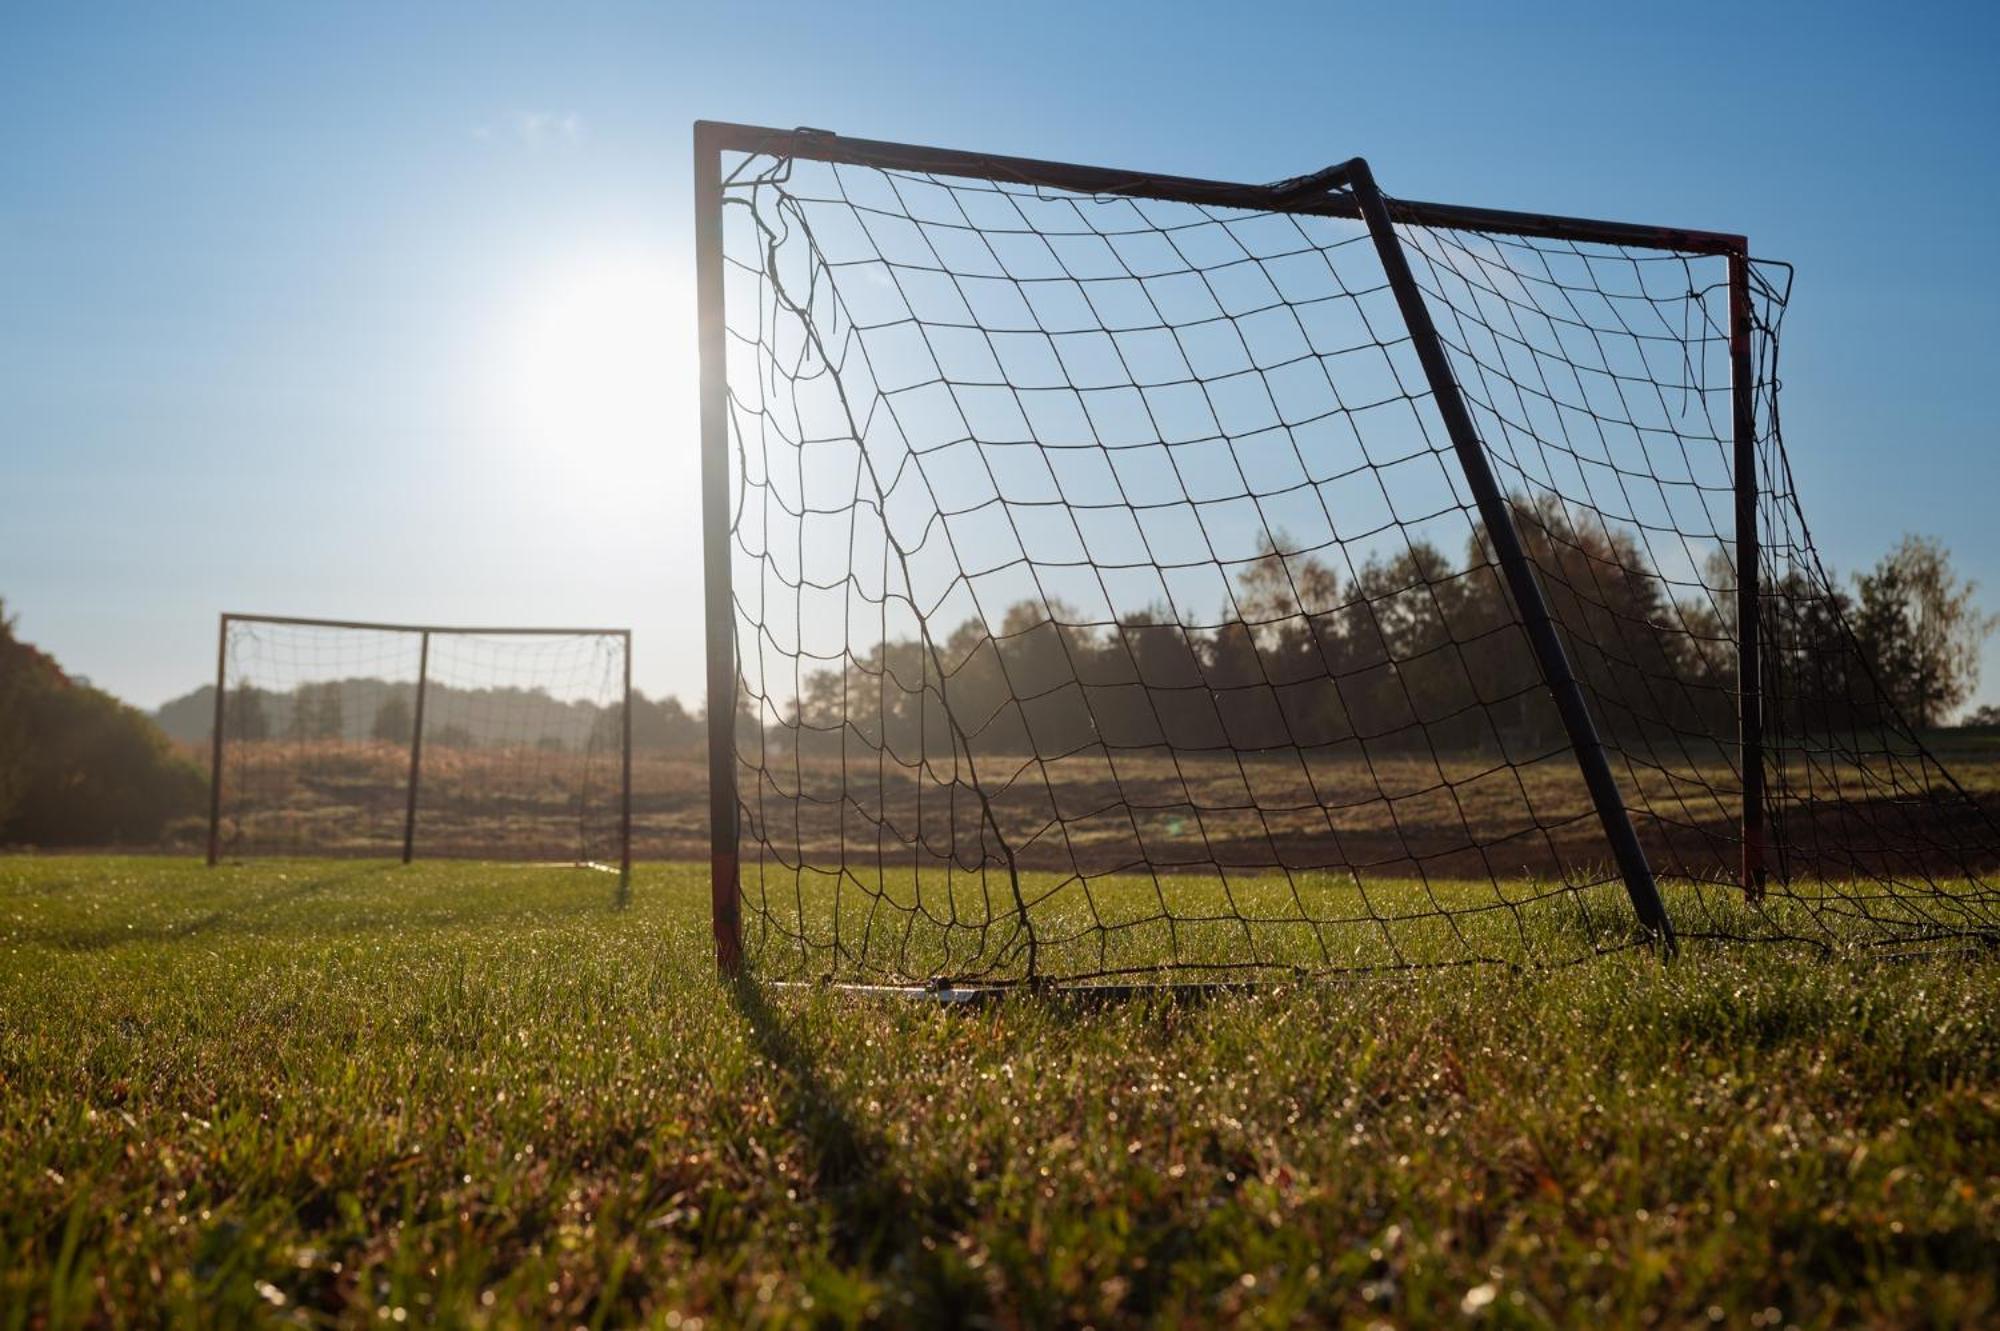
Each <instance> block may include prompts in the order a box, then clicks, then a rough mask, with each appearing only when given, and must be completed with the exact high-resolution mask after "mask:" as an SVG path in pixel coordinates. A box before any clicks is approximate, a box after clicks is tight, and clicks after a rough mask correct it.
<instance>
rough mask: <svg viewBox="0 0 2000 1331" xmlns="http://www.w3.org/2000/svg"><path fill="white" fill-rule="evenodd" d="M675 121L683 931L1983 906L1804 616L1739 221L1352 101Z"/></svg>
mask: <svg viewBox="0 0 2000 1331" xmlns="http://www.w3.org/2000/svg"><path fill="white" fill-rule="evenodd" d="M694 139H695V143H694V146H695V202H696V260H697V289H698V294H699V303H700V352H701V360H702V376H701V456H702V469H703V491H702V493H703V520H704V534H705V542H704V560H705V602H706V610H707V634H708V636H707V656H708V717H709V744H710V747H709V768H710V771H709V795H710V809H711V820H710V831H711V855H710V863H711V896H712V918H713V923H714V930H715V939H716V948H717V953H716V955H717V961H718V964H719V966H720V967H721V969H722V970H723V971H724V972H726V973H729V974H734V973H737V972H738V971H739V970H740V969H742V968H744V967H745V966H746V965H748V966H754V967H755V968H756V969H757V971H758V972H759V973H760V974H772V975H781V974H792V975H798V976H815V977H819V978H832V979H839V980H844V981H859V982H868V983H881V982H887V983H892V984H900V983H931V984H938V983H974V984H1007V983H1017V982H1039V981H1054V982H1063V981H1068V982H1100V983H1101V982H1106V981H1111V980H1119V979H1132V978H1137V979H1142V980H1153V979H1161V978H1177V979H1185V978H1188V977H1191V976H1203V975H1222V976H1224V977H1228V976H1236V975H1256V974H1298V973H1322V972H1329V971H1340V970H1355V969H1376V968H1384V967H1406V966H1421V965H1434V964H1464V963H1468V962H1488V961H1498V962H1505V963H1515V962H1521V961H1549V960H1575V959H1579V958H1581V957H1584V956H1589V955H1594V954H1597V953H1601V952H1606V951H1614V950H1619V949H1621V948H1626V947H1634V946H1642V945H1649V944H1650V945H1653V946H1657V947H1661V948H1665V949H1671V948H1672V947H1673V946H1674V945H1675V939H1676V935H1677V933H1678V934H1679V935H1680V936H1681V937H1683V938H1755V939H1769V940H1784V939H1799V938H1806V939H1810V940H1812V941H1814V942H1816V943H1820V944H1822V945H1834V944H1837V943H1843V944H1844V943H1845V942H1848V941H1852V940H1854V939H1860V940H1862V941H1867V942H1876V943H1886V944H1893V945H1903V944H1907V943H1910V942H1913V941H1915V942H1932V941H1936V940H1939V939H1956V938H1963V937H1965V936H1966V935H1967V934H1969V933H1970V934H1979V935H1982V936H1992V935H1993V933H1994V931H1995V927H1996V926H1995V904H1994V903H1995V896H1994V892H1993V889H1992V888H1991V887H1990V886H1989V883H1990V881H1991V879H1990V875H1991V873H1992V871H1993V869H1994V867H1995V862H1996V861H2000V830H1996V824H1995V822H1994V818H1993V816H1992V812H1991V811H1990V810H1989V809H1988V808H1986V806H1985V805H1983V804H1982V803H1981V802H1980V801H1979V800H1978V799H1977V798H1975V797H1974V796H1972V795H1969V794H1968V793H1967V792H1966V791H1965V790H1964V789H1963V788H1962V787H1961V786H1960V785H1959V784H1958V783H1957V782H1956V781H1955V780H1954V779H1953V778H1952V777H1951V775H1950V773H1949V772H1948V771H1946V770H1945V768H1944V767H1943V765H1942V764H1941V763H1939V762H1938V761H1937V759H1936V757H1935V756H1934V755H1933V754H1932V753H1931V752H1930V751H1929V750H1928V748H1926V747H1925V745H1924V743H1923V742H1922V739H1921V737H1920V736H1918V735H1917V734H1916V733H1915V731H1914V730H1912V729H1911V727H1910V726H1909V725H1908V724H1907V722H1906V721H1905V720H1904V718H1902V717H1901V716H1900V715H1899V714H1898V713H1897V711H1896V709H1895V707H1894V704H1893V702H1892V701H1891V700H1890V699H1889V696H1888V694H1887V693H1886V691H1885V690H1883V689H1882V688H1881V687H1880V685H1879V684H1878V683H1877V682H1876V681H1875V680H1874V677H1873V674H1872V668H1871V664H1870V662H1869V661H1868V660H1867V659H1866V656H1865V653H1863V652H1862V651H1861V650H1860V649H1859V647H1858V646H1857V641H1856V639H1855V637H1854V635H1853V634H1852V633H1851V631H1849V630H1848V629H1847V627H1846V621H1845V615H1846V611H1847V609H1848V607H1847V604H1846V601H1845V597H1844V593H1843V592H1842V590H1841V588H1840V587H1839V585H1838V583H1837V582H1836V581H1835V579H1834V578H1833V577H1832V575H1831V574H1830V573H1829V572H1828V571H1827V570H1826V568H1825V567H1824V565H1823V564H1822V563H1821V561H1820V559H1819V557H1818V555H1817V553H1816V551H1815V550H1814V548H1813V546H1812V542H1811V538H1810V535H1809V533H1808V531H1807V528H1806V525H1805V522H1804V519H1803V516H1802V510H1801V509H1800V507H1799V504H1798V497H1797V494H1796V490H1795V488H1794V486H1793V483H1792V479H1791V473H1790V469H1789V465H1788V464H1787V462H1786V460H1785V456H1784V451H1783V444H1782V440H1781V438H1780V436H1779V432H1778V413H1777V400H1776V386H1777V374H1776V355H1777V329H1778V323H1779V320H1780V319H1781V317H1782V313H1783V309H1784V304H1785V300H1786V297H1787V295H1788V291H1789V269H1787V268H1785V267H1784V266H1783V265H1781V264H1772V263H1766V262H1763V261H1759V260H1756V259H1754V258H1752V256H1751V253H1750V249H1749V245H1748V242H1747V240H1746V239H1745V238H1744V237H1742V236H1740V235H1735V234H1729V233H1724V232H1714V231H1699V230H1690V229H1686V228H1670V227H1656V226H1646V225H1636V224H1630V223H1622V222H1612V221H1603V220H1594V219H1585V218H1573V217H1562V216H1553V215H1545V214H1539V213H1526V212H1516V211H1507V210H1498V209H1489V208H1479V207H1467V206H1462V205H1454V204H1442V203H1432V202H1420V201H1412V200H1402V199H1395V198H1391V197H1389V196H1386V195H1384V194H1383V193H1382V192H1381V191H1380V189H1379V188H1378V187H1377V185H1376V183H1375V181H1374V178H1373V175H1372V173H1371V172H1370V170H1369V168H1368V165H1367V163H1365V162H1364V161H1362V160H1361V159H1358V158H1357V159H1354V160H1352V161H1348V162H1345V163H1342V164H1340V165H1337V166H1333V167H1329V168H1326V169H1325V170H1322V171H1318V172H1315V173H1312V174H1310V175H1307V176H1302V177H1298V178H1296V179H1293V180H1288V181H1281V182H1278V183H1276V184H1271V185H1250V184H1235V183H1229V182H1221V181H1214V180H1206V179H1198V178H1192V177H1185V176H1175V175H1165V174H1160V173H1156V172H1135V171H1123V170H1116V169H1106V168H1097V167H1088V166H1080V165H1075V164H1069V163H1061V162H1050V161H1040V160H1033V159H1027V158H1020V157H1011V156H1000V155H993V154H983V153H970V152H961V151H955V150H948V149H939V148H930V147H922V146H915V145H907V144H897V143H886V142H880V141H875V140H865V139H852V138H845V137H842V136H838V135H835V134H832V133H828V132H825V131H819V130H806V129H801V130H792V131H782V130H771V129H762V128H756V127H751V126H742V125H729V124H719V123H712V122H702V123H699V124H697V125H696V127H695V135H694ZM1725 885H1726V886H1725ZM1774 885H1775V886H1774ZM1607 889H1615V891H1616V892H1617V897H1618V898H1620V899H1622V902H1621V904H1619V905H1618V906H1615V907H1614V905H1613V898H1611V897H1607V896H1606V895H1605V893H1606V890H1607Z"/></svg>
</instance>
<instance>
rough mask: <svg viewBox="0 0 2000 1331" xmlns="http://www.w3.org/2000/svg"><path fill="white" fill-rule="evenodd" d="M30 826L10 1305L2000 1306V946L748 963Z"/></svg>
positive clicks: (1321, 1314)
mask: <svg viewBox="0 0 2000 1331" xmlns="http://www.w3.org/2000/svg"><path fill="white" fill-rule="evenodd" d="M613 886H614V884H613V881H612V880H611V879H609V878H607V877H606V876H604V875H601V874H593V873H587V872H583V871H576V870H560V869H523V868H506V867H493V866H481V865H473V864H452V865H443V864H429V865H425V864H419V865H418V866H416V867H414V868H397V867H388V866H380V865H375V864H371V863H362V862H347V863H339V864H329V863H313V862H283V863H260V864H255V865H252V866H247V867H226V868H223V869H220V870H215V871H204V870H203V869H201V868H200V867H198V866H196V865H194V864H192V863H187V862H177V861H168V860H149V859H109V858H50V859H36V858H9V859H0V1326H5V1327H19V1326H51V1327H54V1326H73V1325H79V1324H93V1323H95V1324H109V1325H118V1324H131V1323H152V1322H156V1321H158V1320H161V1318H162V1316H163V1314H164V1315H166V1316H170V1317H177V1318H179V1319H180V1320H184V1321H192V1320H200V1321H202V1322H204V1323H209V1324H230V1323H235V1322H253V1321H255V1322H273V1323H297V1324H304V1325H322V1324H346V1325H362V1324H367V1325H377V1326H380V1325H385V1324H386V1325H395V1324H398V1323H408V1322H417V1323H431V1322H445V1323H454V1324H473V1325H479V1324H492V1325H506V1324H517V1323H524V1322H529V1323H548V1324H560V1325H592V1326H617V1325H628V1324H634V1323H650V1324H653V1325H659V1326H667V1327H676V1328H692V1327H697V1326H716V1325H733V1324H737V1323H754V1324H774V1325H785V1324H829V1325H844V1324H860V1323H870V1322H882V1323H895V1324H928V1325H936V1324H943V1323H950V1322H956V1321H985V1322H989V1323H992V1324H998V1325H1003V1326H1004V1325H1050V1324H1074V1325H1084V1324H1089V1325H1098V1326H1104V1325H1116V1324H1126V1323H1153V1324H1166V1325H1174V1324H1189V1323H1210V1322H1224V1323H1237V1324H1246V1325H1296V1324H1301V1323H1305V1324H1352V1325H1357V1326H1360V1325H1368V1324H1371V1323H1374V1322H1386V1323H1392V1324H1406V1323H1449V1324H1453V1325H1458V1324H1470V1323H1474V1322H1480V1323H1484V1324H1489V1325H1535V1324H1551V1323H1552V1324H1570V1325H1580V1324H1590V1325H1605V1326H1625V1325H1649V1324H1650V1325H1663V1326H1684V1325H1690V1324H1694V1325H1709V1324H1721V1325H1729V1326H1780V1327H1781V1326H1788V1325H1797V1326H1823V1325H1836V1324H1838V1325H1852V1324H1857V1323H1859V1324H1889V1325H1922V1326H1947V1325H1968V1324H1976V1323H1980V1322H1982V1321H1983V1322H1988V1323H1990V1322H1992V1321H1993V1320H1994V1319H1995V1318H2000V1264H1996V1262H1995V1260H1994V1254H1995V1252H1996V1251H2000V962H1996V961H1968V960H1963V959H1961V960H1956V961H1941V960H1933V961H1905V962H1895V963H1892V962H1883V961H1875V962H1863V961H1845V960H1843V961H1836V962H1820V961H1814V960H1811V959H1809V958H1807V957H1805V956H1802V955H1795V954H1789V953H1785V952H1782V951H1779V950H1776V949H1772V948H1768V947H1767V948H1728V949H1723V948H1704V947H1701V946H1699V945H1697V946H1694V947H1691V948H1690V949H1689V950H1688V951H1687V953H1686V954H1685V955H1684V956H1683V957H1682V959H1681V960H1679V961H1678V962H1675V963H1673V964H1672V965H1668V966H1663V965H1661V964H1660V963H1658V962H1656V961H1654V960H1652V959H1651V958H1650V956H1649V955H1648V954H1646V953H1643V952H1627V953H1621V954H1618V955H1615V956H1611V957H1608V958H1604V959H1601V960H1598V961H1595V962H1592V963H1589V964H1586V965H1582V966H1575V967H1568V968H1563V969H1559V970H1556V971H1550V972H1526V973H1516V972H1512V971H1508V970H1505V969H1500V968H1485V969H1477V968H1474V969H1467V968H1460V969H1451V970H1443V971H1430V972H1419V973H1415V974H1409V975H1394V976H1382V977H1369V978H1363V979H1355V980H1351V981H1345V982H1341V983H1337V984H1333V985H1328V986H1324V987H1316V988H1310V989H1291V990H1285V989H1278V990H1271V991H1266V992H1263V993H1260V994H1256V995H1236V996H1225V997H1221V998H1214V999H1211V1000H1208V1001H1206V1002H1202V1003H1186V1004H1180V1005H1174V1004H1168V1003H1164V1002H1158V1001H1153V1002H1127V1003H1118V1004H1108V1005H1102V1006H1077V1005H1063V1004H1060V1003H1054V1002H1049V1001H1046V1000H1036V999H1032V998H1013V999H1008V1000H1005V1001H1003V1002H999V1003H995V1004H992V1005H989V1006H986V1007H982V1008H979V1009H976V1010H956V1011H945V1010H939V1009H936V1008H934V1007H932V1006H929V1005H925V1004H921V1003H916V1002H911V1001H907V1000H902V1001H889V1000H870V999H861V998H856V997H853V996H850V995H840V994H832V993H813V992H801V991H795V990H788V991H780V990H761V991H760V990H756V989H749V988H745V989H739V990H734V991H732V990H730V989H727V988H725V987H723V986H721V985H719V984H718V983H717V982H716V981H715V980H714V979H713V978H712V973H711V968H710V951H709V944H708V934H707V930H708V924H707V910H706V882H705V874H704V872H703V871H701V870H699V869H696V868H694V867H692V866H686V867H682V866H674V867H658V866H648V867H645V868H642V870H641V871H640V873H639V875H638V877H637V881H636V882H635V884H634V904H633V906H632V908H631V909H629V910H625V911H616V910H613V909H612V908H611V906H610V902H611V895H612V889H613Z"/></svg>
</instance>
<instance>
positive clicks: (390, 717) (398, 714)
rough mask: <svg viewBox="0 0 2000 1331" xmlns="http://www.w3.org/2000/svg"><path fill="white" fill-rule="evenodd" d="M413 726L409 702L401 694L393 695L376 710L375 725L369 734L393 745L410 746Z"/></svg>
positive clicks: (384, 700) (385, 699)
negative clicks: (411, 727)
mask: <svg viewBox="0 0 2000 1331" xmlns="http://www.w3.org/2000/svg"><path fill="white" fill-rule="evenodd" d="M411 724H412V715H411V712H410V704H409V700H408V699H406V698H404V697H403V695H402V694H400V693H392V694H390V695H389V696H388V697H386V698H384V699H383V700H382V705H381V706H380V707H377V708H376V709H375V725H374V726H373V728H372V729H371V730H370V731H369V734H370V735H371V736H372V737H374V738H375V739H381V740H387V741H389V742H390V743H391V744H408V743H409V742H410V726H411Z"/></svg>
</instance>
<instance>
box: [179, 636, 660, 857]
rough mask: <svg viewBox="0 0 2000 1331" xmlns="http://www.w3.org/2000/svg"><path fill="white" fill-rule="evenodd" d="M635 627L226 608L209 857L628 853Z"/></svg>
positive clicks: (480, 855) (220, 663) (222, 638)
mask: <svg viewBox="0 0 2000 1331" xmlns="http://www.w3.org/2000/svg"><path fill="white" fill-rule="evenodd" d="M629 655H630V638H629V635H628V634H627V633H626V631H624V630H567V629H558V630H543V629H448V628H435V627H431V628H427V627H422V626H417V627H404V626H396V625H379V624H355V623H340V622H331V621H316V620H305V619H289V618H266V617H261V616H249V615H225V616H223V619H222V628H221V644H220V659H219V664H218V671H217V689H218V693H217V698H218V706H217V710H216V717H217V719H218V721H219V723H220V724H219V728H218V729H217V731H216V732H215V735H214V736H213V741H214V742H213V751H214V772H213V782H214V786H213V801H212V806H211V812H212V820H211V828H210V859H211V862H212V861H213V860H214V859H216V858H219V857H224V856H227V857H239V856H250V855H301V856H308V855H310V856H398V855H400V856H402V857H403V858H404V859H410V858H413V857H415V856H453V857H466V858H478V859H493V860H524V861H545V862H560V863H579V864H595V865H601V866H605V867H611V868H623V867H624V866H625V865H626V864H627V863H628V856H627V839H628V823H629V819H628V817H627V808H628V801H627V785H628V780H627V773H628V770H629V769H628V766H627V763H626V756H627V755H626V750H627V735H626V732H625V726H624V703H625V698H626V693H627V683H628V680H629V675H628V665H629V660H628V658H629Z"/></svg>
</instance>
